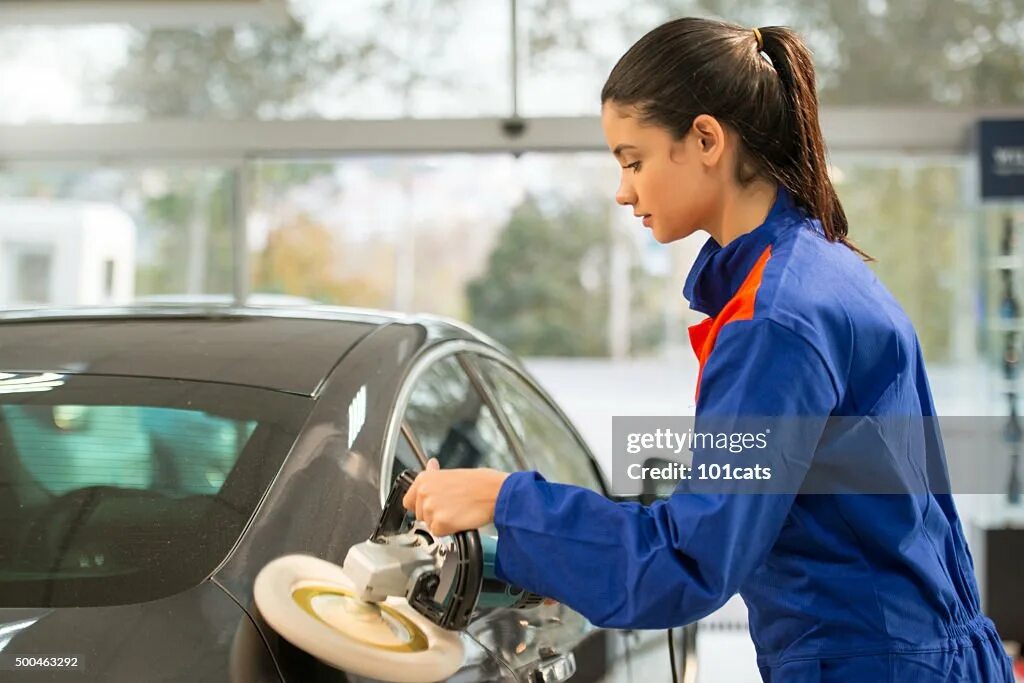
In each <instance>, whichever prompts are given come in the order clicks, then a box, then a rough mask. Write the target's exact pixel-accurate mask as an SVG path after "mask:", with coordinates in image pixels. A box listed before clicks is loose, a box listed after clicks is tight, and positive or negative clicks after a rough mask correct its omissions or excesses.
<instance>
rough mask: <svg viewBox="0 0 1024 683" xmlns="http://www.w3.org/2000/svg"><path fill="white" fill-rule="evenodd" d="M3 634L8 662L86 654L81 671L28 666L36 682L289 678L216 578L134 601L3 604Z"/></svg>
mask: <svg viewBox="0 0 1024 683" xmlns="http://www.w3.org/2000/svg"><path fill="white" fill-rule="evenodd" d="M0 633H3V634H4V635H3V636H0V643H3V644H4V646H3V648H2V649H3V653H4V656H5V657H6V658H7V659H6V660H5V663H7V662H9V661H10V660H12V659H13V658H14V657H16V656H28V657H31V656H33V655H35V656H49V657H68V656H73V657H77V658H78V667H77V668H76V669H50V670H47V669H45V668H41V667H40V668H33V669H32V670H31V673H28V672H25V673H24V677H25V678H26V679H28V680H32V681H61V682H65V681H89V682H95V683H101V682H102V683H106V682H107V681H157V680H159V681H175V682H177V681H181V682H182V683H186V682H188V683H191V682H192V681H200V680H201V681H230V682H231V683H236V682H237V683H242V682H243V681H244V682H246V683H264V682H268V683H269V682H279V681H281V677H280V675H279V673H278V671H277V668H276V666H275V664H274V661H273V659H272V657H271V656H270V652H269V650H268V649H267V646H266V643H264V642H263V639H262V638H261V637H260V635H259V632H258V631H257V629H256V627H255V626H254V624H253V622H252V619H250V617H249V615H247V614H246V613H245V611H244V610H242V609H241V607H240V606H239V605H238V604H237V603H236V602H235V601H234V600H232V599H231V597H230V596H229V595H228V594H227V593H226V592H225V591H223V590H222V589H221V588H220V587H219V586H217V585H216V584H215V583H214V582H212V581H204V582H203V583H201V584H199V585H198V586H196V587H195V588H192V589H190V590H187V591H185V592H182V593H178V594H177V595H173V596H171V597H168V598H162V599H160V600H153V601H150V602H142V603H135V604H128V605H115V606H110V607H88V608H74V607H70V608H56V609H40V608H0ZM8 675H13V674H11V673H10V672H6V673H0V678H6V676H8Z"/></svg>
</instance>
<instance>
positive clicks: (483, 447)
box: [404, 356, 520, 472]
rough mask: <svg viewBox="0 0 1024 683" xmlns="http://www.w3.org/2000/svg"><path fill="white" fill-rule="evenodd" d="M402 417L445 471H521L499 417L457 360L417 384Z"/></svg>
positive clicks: (447, 359) (445, 363)
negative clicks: (458, 468)
mask: <svg viewBox="0 0 1024 683" xmlns="http://www.w3.org/2000/svg"><path fill="white" fill-rule="evenodd" d="M404 417H405V420H406V422H407V424H408V425H409V428H410V431H411V433H412V435H413V437H414V438H415V439H416V441H417V442H418V444H419V446H420V448H421V449H422V450H423V453H424V455H426V456H427V457H428V458H437V459H438V460H439V461H440V463H441V467H442V468H443V469H451V468H455V467H491V468H494V469H498V470H503V471H505V472H514V471H516V470H518V469H520V467H519V463H518V461H517V460H516V458H515V455H513V452H512V448H511V446H510V445H509V443H508V440H507V439H506V438H505V435H504V433H503V432H502V430H501V427H500V425H499V424H498V420H497V418H496V417H495V416H494V414H493V413H492V412H491V409H490V407H489V406H488V405H487V403H486V402H485V401H484V399H483V397H482V396H481V395H480V392H479V391H477V389H476V387H475V386H474V385H473V383H472V382H471V381H470V378H469V375H467V374H466V372H465V370H464V369H463V368H462V365H461V364H460V363H459V361H458V359H457V358H456V357H455V356H447V357H445V358H442V359H441V360H439V361H437V362H436V363H434V364H433V365H432V366H430V368H428V369H427V371H426V372H425V373H423V374H422V375H421V376H420V377H419V378H418V379H417V380H416V384H415V385H414V386H413V390H412V394H411V396H410V398H409V404H408V407H407V408H406V412H405V416H404Z"/></svg>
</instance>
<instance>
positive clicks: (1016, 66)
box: [627, 0, 1024, 105]
mask: <svg viewBox="0 0 1024 683" xmlns="http://www.w3.org/2000/svg"><path fill="white" fill-rule="evenodd" d="M651 5H652V6H653V7H654V8H656V9H659V10H660V12H661V14H662V17H661V20H665V19H668V18H670V17H680V16H687V15H697V16H711V17H719V18H723V19H725V20H727V21H730V22H734V23H738V24H741V25H744V26H752V27H753V26H765V25H773V24H783V25H787V26H791V27H793V28H794V29H796V30H797V31H799V32H800V33H801V34H802V35H803V36H804V38H805V40H806V41H807V42H808V44H809V46H810V47H811V49H812V51H813V52H814V53H815V63H816V64H815V65H816V67H817V70H818V80H819V96H820V98H821V100H822V102H824V103H825V104H830V105H850V104H863V105H885V104H892V105H895V104H909V103H927V102H936V103H942V104H963V105H968V104H974V105H997V104H1010V103H1020V102H1024V79H1022V78H1021V77H1020V75H1021V74H1022V73H1024V50H1022V49H1021V44H1022V43H1024V3H1021V2H1017V1H1013V0H1002V1H994V2H988V1H981V0H803V1H802V2H793V1H792V0H753V1H752V0H654V1H653V2H652V3H651ZM654 25H656V24H655V23H651V22H650V18H649V15H648V20H647V24H645V26H637V25H630V26H629V27H628V29H627V31H628V33H629V34H630V35H635V37H639V36H640V34H642V33H643V32H645V31H646V30H649V29H650V28H653V26H654Z"/></svg>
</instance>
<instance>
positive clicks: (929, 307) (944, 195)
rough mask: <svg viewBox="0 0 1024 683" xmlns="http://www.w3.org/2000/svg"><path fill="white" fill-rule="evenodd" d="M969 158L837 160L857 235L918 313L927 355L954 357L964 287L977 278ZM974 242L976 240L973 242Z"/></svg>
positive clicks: (907, 306)
mask: <svg viewBox="0 0 1024 683" xmlns="http://www.w3.org/2000/svg"><path fill="white" fill-rule="evenodd" d="M968 172H969V171H968V169H967V167H966V163H965V162H956V161H943V160H929V159H927V158H914V157H889V158H886V157H860V158H846V159H844V158H843V157H837V158H836V159H835V165H834V167H833V180H834V182H835V184H836V191H837V192H838V193H839V198H840V201H841V202H842V203H843V208H844V210H845V211H846V215H847V218H848V219H849V223H850V237H851V239H852V240H853V242H854V243H855V244H857V245H858V246H859V247H860V248H862V249H863V250H864V251H866V252H867V253H868V254H870V255H871V256H873V257H874V258H875V259H876V261H875V262H874V263H871V264H870V265H871V267H872V268H873V269H874V271H875V273H876V274H877V275H878V278H879V279H880V280H881V281H882V282H883V283H884V284H885V286H886V287H887V288H888V289H889V290H890V291H891V292H892V294H893V296H894V297H895V298H896V300H897V301H898V302H899V304H900V305H901V306H902V307H903V309H904V310H905V311H906V312H907V315H909V316H910V319H911V321H912V322H913V324H914V328H915V329H916V330H917V334H918V337H919V338H920V340H921V346H922V349H923V350H924V353H925V357H926V358H927V359H928V360H932V361H948V360H951V359H954V357H955V355H956V354H955V353H954V348H953V347H954V339H955V338H956V331H957V327H958V326H962V325H967V326H973V325H974V324H975V321H974V320H973V319H963V317H962V316H959V317H958V316H957V314H956V313H957V311H958V308H957V306H958V304H957V296H958V291H968V290H970V289H973V287H974V286H975V285H974V284H973V283H972V282H971V280H970V277H971V276H970V271H971V268H970V261H971V259H973V258H974V255H973V253H970V252H968V253H963V252H962V246H964V245H963V240H962V239H961V238H960V236H961V235H963V234H964V233H965V232H966V233H968V234H969V233H970V232H972V231H973V229H974V228H973V221H974V218H973V215H972V213H971V211H970V207H969V206H968V205H967V203H966V200H965V196H964V195H965V190H964V174H965V173H968ZM965 246H966V247H968V248H973V246H974V243H973V242H971V241H970V240H968V241H967V243H966V245H965Z"/></svg>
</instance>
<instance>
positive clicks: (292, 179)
mask: <svg viewBox="0 0 1024 683" xmlns="http://www.w3.org/2000/svg"><path fill="white" fill-rule="evenodd" d="M618 172H619V167H618V166H617V164H616V163H615V161H614V159H613V158H612V157H611V155H610V154H608V153H578V154H524V155H522V156H521V157H519V158H515V157H512V156H510V155H466V154H450V155H430V156H403V157H395V156H387V157H383V156H382V157H364V158H353V159H345V160H339V161H336V162H283V161H262V162H260V163H259V164H258V165H257V169H256V172H255V182H254V183H253V185H254V196H255V205H254V207H253V210H252V212H251V213H250V221H249V224H250V236H249V239H250V249H251V256H250V261H251V262H252V266H253V279H252V291H254V292H276V293H280V294H288V295H294V296H301V297H306V298H310V299H315V300H318V301H323V302H325V303H335V304H346V305H358V306H373V307H383V308H393V309H397V310H402V311H415V312H428V313H435V314H440V315H447V316H451V317H454V318H457V319H460V320H467V321H468V322H470V323H471V324H473V325H475V326H477V327H479V328H480V329H481V330H483V331H484V332H486V333H487V334H489V335H491V336H493V337H495V338H496V339H497V340H498V341H500V342H502V343H504V344H506V345H507V346H509V347H510V348H511V349H512V350H513V351H514V352H516V353H519V354H524V355H545V356H607V355H610V354H615V355H619V356H625V355H630V354H634V355H644V354H649V353H653V352H656V351H658V350H660V349H662V348H665V347H666V346H669V347H680V348H687V349H688V348H689V346H688V345H689V342H688V340H687V339H686V330H685V322H686V320H687V319H688V318H687V315H688V312H687V306H686V302H685V301H684V300H683V298H682V295H681V293H680V291H681V289H682V281H683V278H684V277H685V273H686V268H687V267H688V264H689V262H690V261H692V259H693V257H694V256H695V255H696V252H697V250H698V249H699V248H700V242H699V241H697V240H696V239H691V240H685V241H684V242H683V243H681V244H677V245H673V246H672V247H671V248H666V247H664V246H663V245H660V244H658V243H657V242H656V241H655V240H654V238H653V237H652V236H651V234H650V232H649V231H648V230H647V229H645V228H643V227H642V226H641V225H640V223H639V221H638V220H637V219H635V218H634V217H633V215H632V212H631V211H630V210H629V208H628V207H620V206H617V205H616V204H615V201H614V192H615V187H616V185H617V182H618Z"/></svg>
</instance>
